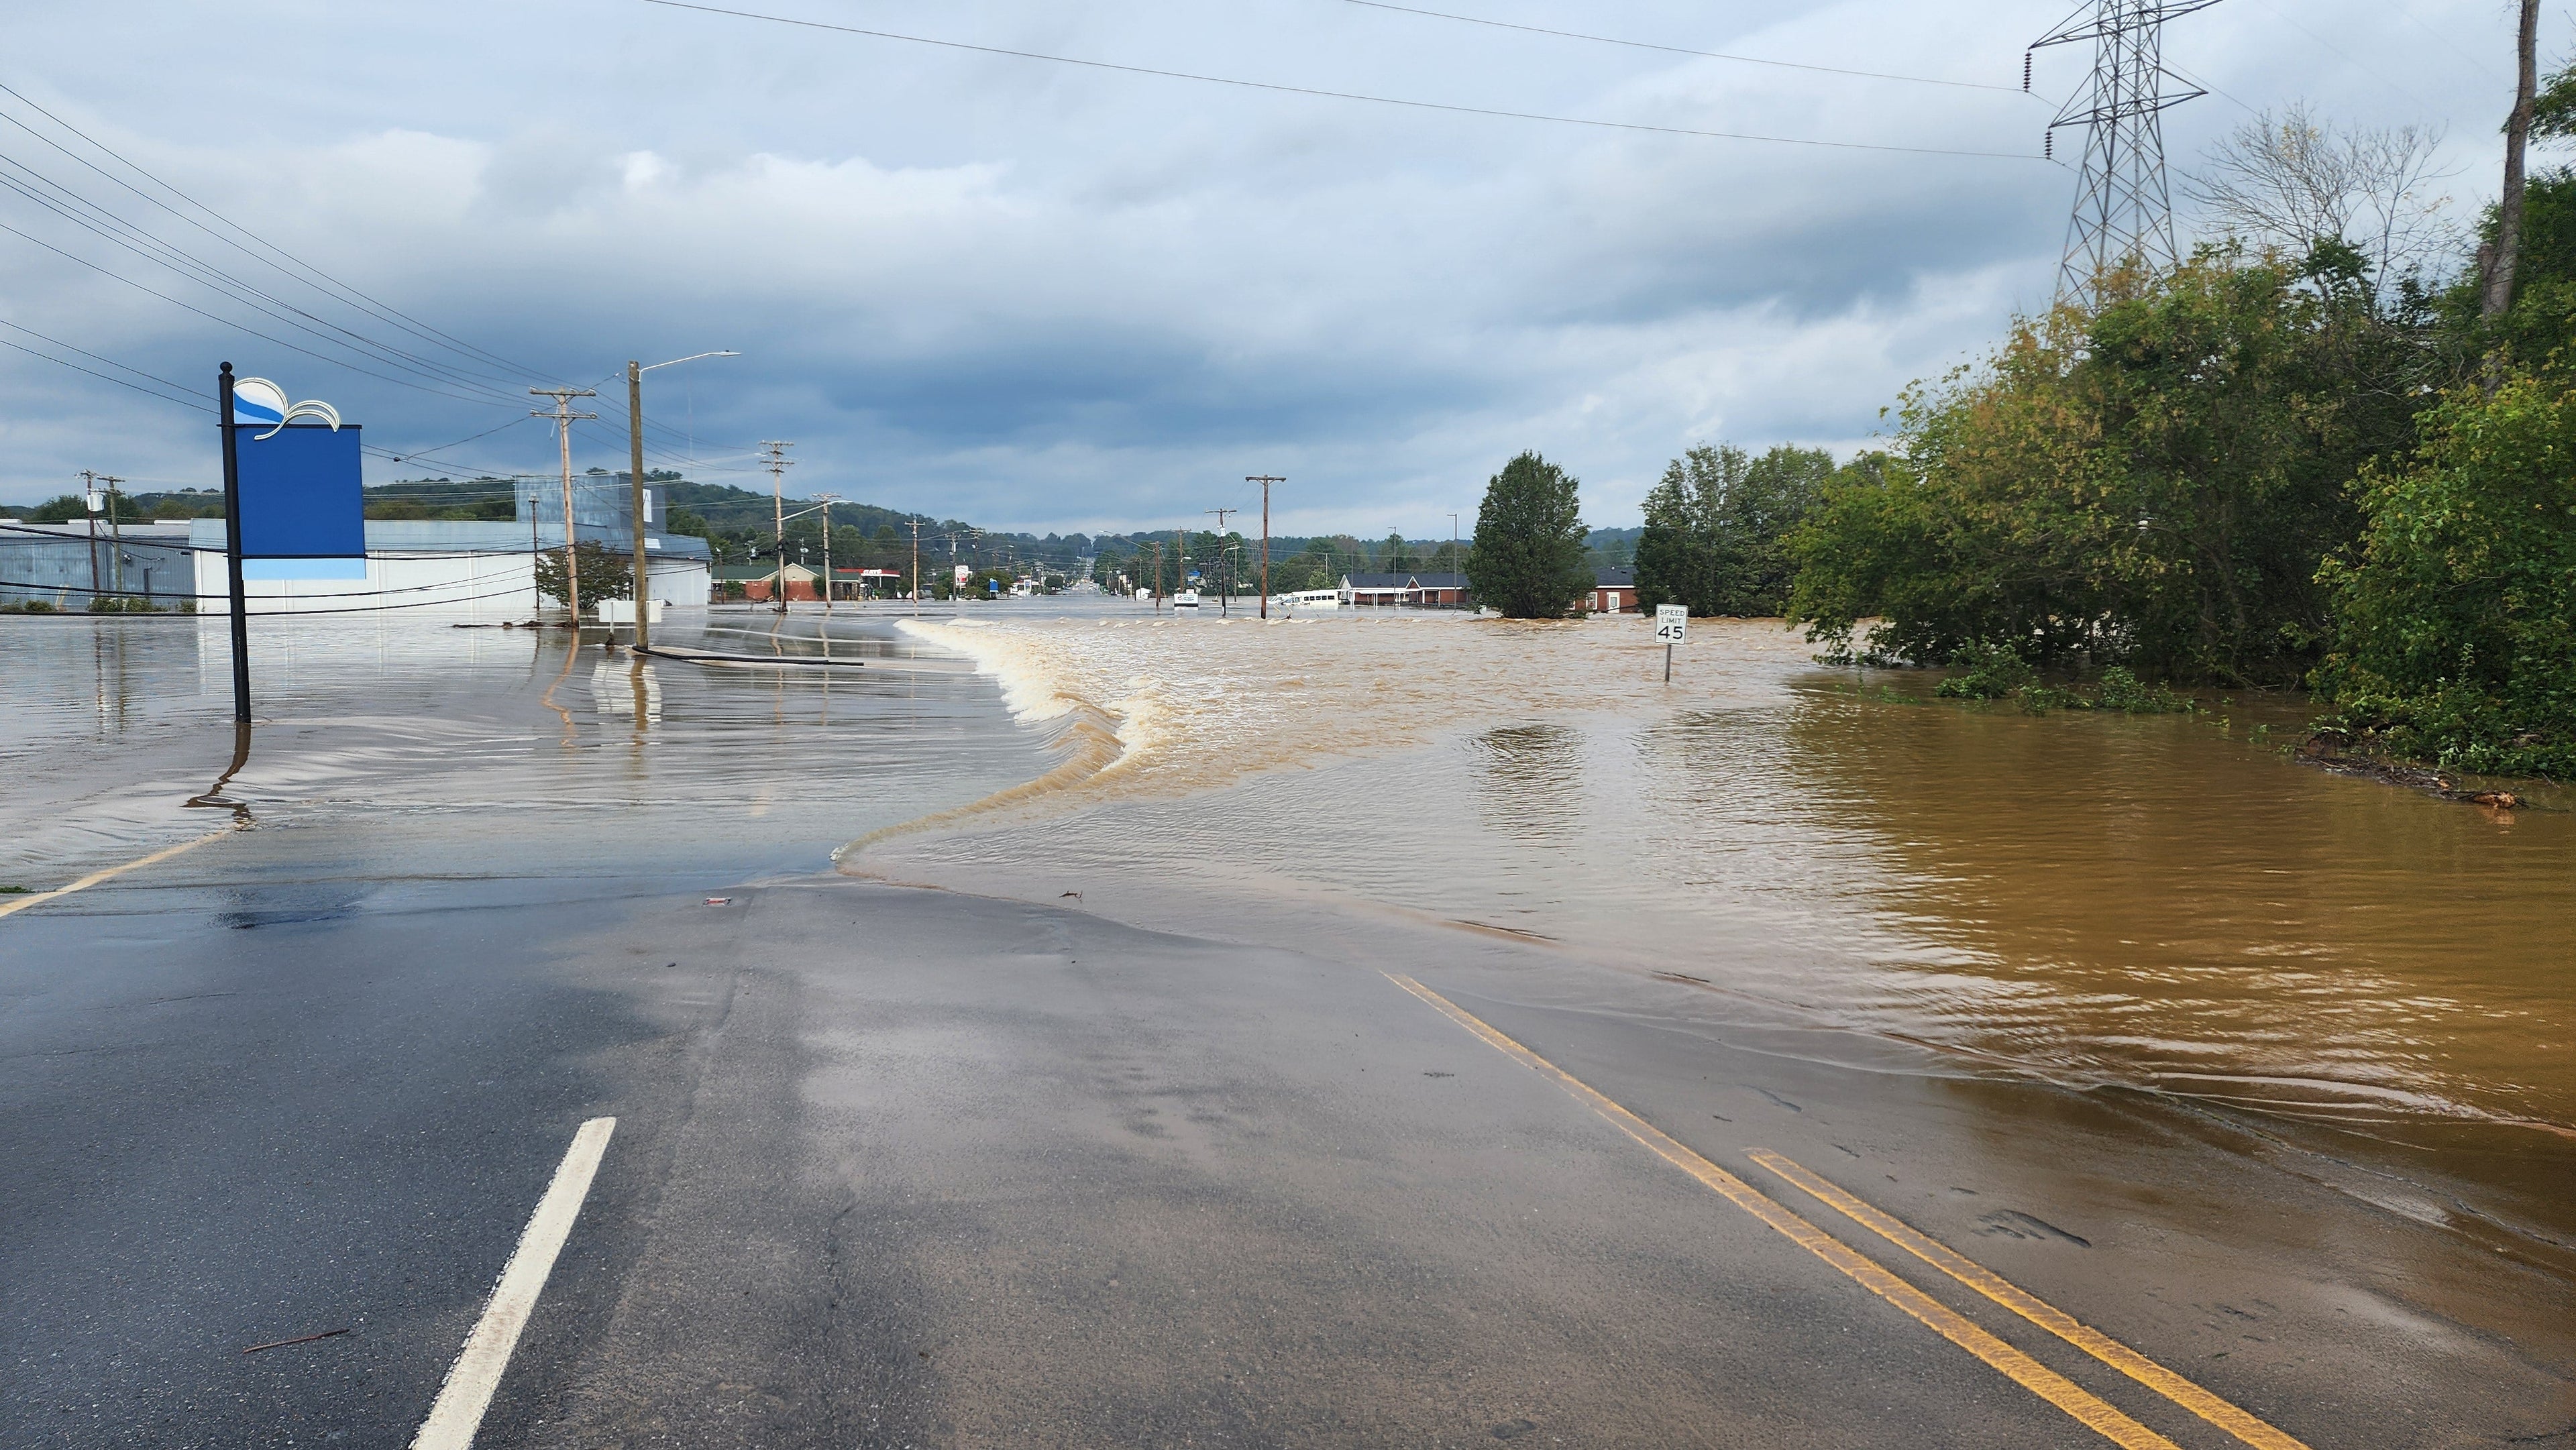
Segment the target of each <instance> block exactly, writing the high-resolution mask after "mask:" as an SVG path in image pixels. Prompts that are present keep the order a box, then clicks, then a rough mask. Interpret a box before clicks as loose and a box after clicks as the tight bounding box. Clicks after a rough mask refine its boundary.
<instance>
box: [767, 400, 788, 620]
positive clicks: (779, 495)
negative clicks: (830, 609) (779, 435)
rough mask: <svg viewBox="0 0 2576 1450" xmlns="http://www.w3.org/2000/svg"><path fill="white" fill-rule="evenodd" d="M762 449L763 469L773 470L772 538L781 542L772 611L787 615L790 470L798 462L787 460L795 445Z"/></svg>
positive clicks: (770, 442) (774, 572)
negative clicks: (765, 451)
mask: <svg viewBox="0 0 2576 1450" xmlns="http://www.w3.org/2000/svg"><path fill="white" fill-rule="evenodd" d="M760 446H761V447H763V448H766V449H768V450H769V458H768V460H767V462H765V463H764V464H762V467H764V468H767V469H768V470H769V509H770V518H771V519H772V520H773V522H772V523H771V525H770V531H771V534H772V535H773V536H774V537H775V538H776V540H777V542H778V567H777V568H776V569H774V570H772V571H770V576H769V579H770V584H769V607H770V609H771V610H772V611H773V612H775V613H779V614H785V613H786V612H787V470H789V469H791V468H794V467H795V466H796V460H795V459H793V458H790V457H788V456H787V450H788V449H790V448H793V447H795V446H796V445H795V444H794V443H793V442H788V441H773V440H770V439H766V438H764V439H762V440H761V443H760Z"/></svg>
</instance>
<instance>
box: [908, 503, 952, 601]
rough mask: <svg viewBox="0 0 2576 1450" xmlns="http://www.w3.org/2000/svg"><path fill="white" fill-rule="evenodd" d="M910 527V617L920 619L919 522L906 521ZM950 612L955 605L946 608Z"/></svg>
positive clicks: (916, 520) (913, 520) (917, 520)
mask: <svg viewBox="0 0 2576 1450" xmlns="http://www.w3.org/2000/svg"><path fill="white" fill-rule="evenodd" d="M905 522H906V523H909V524H911V525H912V617H913V618H915V619H919V618H920V617H921V520H919V519H907V520H905ZM948 607H949V609H950V610H951V611H954V610H955V609H956V607H957V606H956V605H954V604H951V605H950V606H948Z"/></svg>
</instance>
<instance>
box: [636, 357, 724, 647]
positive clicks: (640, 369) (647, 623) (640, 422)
mask: <svg viewBox="0 0 2576 1450" xmlns="http://www.w3.org/2000/svg"><path fill="white" fill-rule="evenodd" d="M739 356H741V354H740V353H737V352H734V351H733V350H731V349H729V348H728V349H724V350H721V351H717V352H700V353H691V354H690V355H689V356H687V357H675V358H673V359H671V361H669V362H658V363H655V364H653V367H646V366H644V365H643V363H642V362H641V361H640V360H638V359H635V358H628V359H627V360H626V456H627V464H628V469H629V472H628V473H627V475H626V478H627V481H628V482H629V483H630V484H632V485H633V487H634V497H633V503H634V508H635V647H636V648H637V649H649V648H650V647H651V646H652V642H653V634H652V622H651V620H650V619H649V618H647V616H648V615H650V614H651V612H652V603H651V599H650V596H649V594H648V592H647V590H646V589H645V585H647V584H648V583H650V582H651V579H650V577H649V576H650V574H651V566H650V564H649V563H648V562H647V561H646V559H645V555H644V375H645V374H646V373H649V372H651V371H653V368H667V367H674V366H677V365H678V364H680V363H684V362H696V361H697V360H698V359H699V358H702V357H739Z"/></svg>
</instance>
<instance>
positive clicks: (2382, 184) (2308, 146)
mask: <svg viewBox="0 0 2576 1450" xmlns="http://www.w3.org/2000/svg"><path fill="white" fill-rule="evenodd" d="M2441 146H2442V132H2441V128H2439V127H2429V128H2428V127H2422V126H2397V127H2392V128H2388V129H2381V130H2372V129H2365V128H2335V127H2330V126H2328V125H2327V124H2326V123H2324V122H2321V121H2320V120H2318V118H2317V117H2316V116H2315V115H2313V114H2312V113H2311V112H2310V111H2309V110H2308V108H2307V106H2306V104H2305V103H2304V102H2292V103H2291V104H2290V105H2289V106H2288V107H2286V108H2284V109H2283V110H2282V111H2281V112H2280V113H2279V114H2277V115H2276V114H2274V113H2273V112H2271V111H2260V112H2257V113H2256V114H2255V116H2254V119H2252V120H2250V121H2248V122H2246V123H2245V124H2244V125H2241V126H2239V127H2237V128H2236V129H2235V130H2234V131H2233V132H2230V133H2229V134H2228V135H2227V137H2226V138H2225V139H2223V140H2221V141H2220V142H2219V143H2218V144H2217V145H2215V146H2213V147H2211V148H2210V150H2209V154H2208V156H2207V157H2206V158H2205V159H2204V160H2203V161H2202V162H2201V164H2200V166H2199V167H2198V168H2196V169H2195V170H2194V171H2192V172H2191V174H2190V175H2188V176H2187V177H2185V178H2184V181H2183V191H2184V194H2185V195H2187V196H2189V197H2190V198H2191V199H2192V200H2194V201H2196V202H2198V203H2200V205H2201V206H2202V207H2204V208H2206V209H2207V210H2208V211H2209V213H2210V215H2211V217H2212V218H2213V219H2214V220H2216V221H2217V222H2218V224H2219V226H2220V228H2221V229H2222V230H2224V231H2225V232H2226V233H2227V234H2228V235H2230V236H2234V237H2237V238H2240V239H2242V240H2243V241H2245V242H2246V243H2248V244H2249V246H2250V247H2251V248H2252V249H2254V250H2256V251H2258V252H2259V251H2264V250H2269V251H2272V252H2276V253H2278V254H2280V255H2282V256H2285V257H2304V256H2307V255H2309V254H2310V253H2311V252H2312V251H2314V250H2315V248H2316V246H2317V244H2318V243H2319V242H2321V241H2338V242H2346V243H2349V244H2350V245H2352V246H2353V247H2354V248H2356V249H2358V250H2359V251H2360V252H2361V253H2362V255H2363V256H2364V257H2365V258H2367V259H2368V266H2369V272H2370V276H2371V281H2372V285H2373V288H2374V292H2373V296H2374V297H2375V298H2377V299H2380V300H2383V301H2384V300H2386V299H2389V298H2392V297H2394V296H2395V295H2396V293H2397V289H2398V287H2399V284H2400V282H2401V279H2403V278H2405V277H2407V276H2409V275H2412V274H2414V273H2417V272H2419V271H2420V270H2421V269H2422V267H2423V266H2424V265H2425V264H2426V263H2427V262H2430V261H2431V260H2433V258H2434V257H2435V256H2436V255H2438V254H2439V253H2441V252H2443V251H2445V250H2447V249H2448V248H2449V247H2450V245H2451V244H2452V233H2451V230H2450V227H2449V225H2448V224H2447V223H2446V222H2445V221H2444V219H2443V218H2444V211H2445V209H2446V208H2447V207H2448V206H2449V204H2450V198H2449V197H2448V196H2441V195H2435V194H2434V189H2435V187H2436V185H2437V183H2439V182H2440V181H2441V180H2442V178H2443V177H2444V176H2446V175H2448V173H2447V172H2445V171H2443V170H2440V169H2437V167H2436V164H2435V163H2436V158H2437V156H2438V153H2439V152H2440V150H2441Z"/></svg>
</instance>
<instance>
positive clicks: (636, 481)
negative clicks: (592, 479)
mask: <svg viewBox="0 0 2576 1450" xmlns="http://www.w3.org/2000/svg"><path fill="white" fill-rule="evenodd" d="M626 470H627V472H626V482H627V484H628V487H629V490H630V492H631V497H630V499H629V502H630V503H631V504H632V506H633V510H634V517H633V518H632V519H631V520H629V522H631V523H632V524H633V525H634V527H635V591H634V594H633V595H632V597H633V599H634V600H635V647H636V648H637V649H647V648H650V647H651V645H652V643H653V634H652V629H653V627H652V625H650V624H648V623H646V622H645V618H644V617H645V616H646V615H648V614H650V613H652V612H653V606H652V603H651V600H652V597H653V591H652V590H651V589H650V588H649V587H648V585H649V584H650V583H651V577H652V566H651V565H650V564H649V563H647V562H646V560H645V558H644V360H643V359H641V358H632V357H630V358H628V359H627V360H626ZM635 723H636V724H637V725H642V724H643V723H644V714H643V712H642V711H640V710H639V711H637V712H636V715H635Z"/></svg>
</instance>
